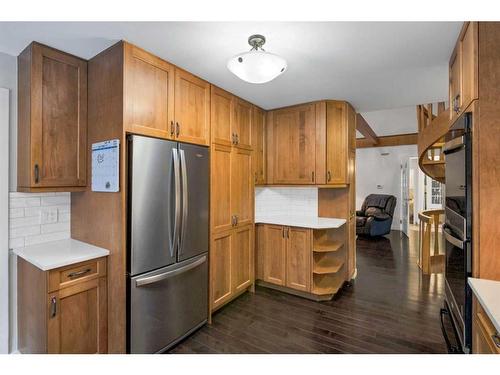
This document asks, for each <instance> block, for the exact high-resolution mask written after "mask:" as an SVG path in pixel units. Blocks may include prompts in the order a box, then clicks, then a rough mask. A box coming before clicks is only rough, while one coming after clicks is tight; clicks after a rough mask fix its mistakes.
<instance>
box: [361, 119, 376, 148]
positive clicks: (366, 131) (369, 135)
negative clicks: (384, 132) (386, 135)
mask: <svg viewBox="0 0 500 375" xmlns="http://www.w3.org/2000/svg"><path fill="white" fill-rule="evenodd" d="M356 130H357V131H359V132H360V133H361V134H363V136H364V137H365V138H364V139H365V140H366V142H371V144H372V145H376V144H377V143H378V137H377V134H375V132H374V131H373V129H372V128H371V127H370V125H368V123H367V122H366V120H365V119H364V117H363V116H361V114H359V113H357V114H356Z"/></svg>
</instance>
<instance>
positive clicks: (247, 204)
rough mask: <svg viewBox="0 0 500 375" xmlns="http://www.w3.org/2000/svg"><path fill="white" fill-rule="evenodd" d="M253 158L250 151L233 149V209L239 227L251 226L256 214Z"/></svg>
mask: <svg viewBox="0 0 500 375" xmlns="http://www.w3.org/2000/svg"><path fill="white" fill-rule="evenodd" d="M253 200H254V192H253V181H252V157H251V151H250V150H244V149H239V148H233V150H232V152H231V209H232V214H233V215H236V216H237V222H238V225H246V224H251V223H252V222H253V212H254V203H253Z"/></svg>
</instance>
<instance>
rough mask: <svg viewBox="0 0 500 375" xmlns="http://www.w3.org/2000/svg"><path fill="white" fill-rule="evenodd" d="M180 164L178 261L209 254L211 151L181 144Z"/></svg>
mask: <svg viewBox="0 0 500 375" xmlns="http://www.w3.org/2000/svg"><path fill="white" fill-rule="evenodd" d="M179 159H180V165H181V168H180V169H181V181H182V182H181V187H182V189H181V190H182V204H181V207H182V209H181V216H182V218H181V231H180V233H179V236H180V240H179V251H178V261H181V260H185V259H189V258H191V257H194V256H197V255H200V254H202V253H206V252H207V251H208V241H209V239H208V236H209V235H208V224H209V223H208V216H209V206H208V202H209V194H208V191H209V182H210V177H209V165H210V161H209V151H208V148H207V147H202V146H195V145H188V144H179Z"/></svg>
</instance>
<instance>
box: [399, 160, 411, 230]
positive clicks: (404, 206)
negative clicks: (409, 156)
mask: <svg viewBox="0 0 500 375" xmlns="http://www.w3.org/2000/svg"><path fill="white" fill-rule="evenodd" d="M409 194H410V191H409V168H408V161H405V163H404V164H403V165H402V166H401V200H402V202H401V230H402V231H403V233H404V234H406V236H407V237H408V236H409V233H408V216H409V210H408V205H409V203H410V198H409Z"/></svg>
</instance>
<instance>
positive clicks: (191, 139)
mask: <svg viewBox="0 0 500 375" xmlns="http://www.w3.org/2000/svg"><path fill="white" fill-rule="evenodd" d="M175 123H176V124H175V125H176V131H175V134H176V139H178V140H179V141H181V142H188V143H194V144H199V145H208V144H209V138H210V84H209V83H208V82H205V81H203V80H202V79H200V78H198V77H195V76H194V75H192V74H190V73H188V72H186V71H184V70H180V69H175Z"/></svg>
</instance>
